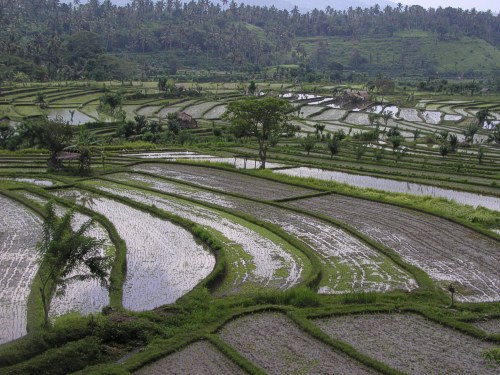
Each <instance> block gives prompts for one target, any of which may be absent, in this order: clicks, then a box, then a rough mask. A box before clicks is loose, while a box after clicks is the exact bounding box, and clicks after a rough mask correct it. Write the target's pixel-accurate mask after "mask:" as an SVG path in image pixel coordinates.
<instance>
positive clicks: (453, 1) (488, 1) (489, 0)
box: [61, 0, 500, 13]
mask: <svg viewBox="0 0 500 375" xmlns="http://www.w3.org/2000/svg"><path fill="white" fill-rule="evenodd" d="M61 1H62V2H65V3H69V2H71V0H61ZM129 1H131V0H111V2H112V3H115V4H126V3H128V2H129ZM153 1H156V0H153ZM211 1H212V2H214V3H216V2H217V0H211ZM229 1H230V0H229ZM235 1H236V2H237V3H248V1H247V0H235ZM286 1H287V2H289V3H292V4H297V5H298V6H299V7H300V6H301V5H302V6H303V7H305V8H309V7H310V6H311V3H314V1H310V0H286ZM362 1H363V2H365V3H374V4H375V3H376V2H377V0H362ZM390 1H393V2H394V3H396V4H397V3H398V2H400V3H401V4H404V5H421V6H423V7H424V8H430V7H432V8H437V7H439V6H441V7H443V8H445V7H448V6H451V7H453V8H462V9H472V8H476V9H477V10H488V9H491V10H492V11H493V12H494V13H500V1H499V0H390ZM81 2H82V3H85V2H87V0H81ZM101 2H102V0H101ZM323 2H324V1H321V3H323ZM334 2H335V0H333V1H332V3H334ZM268 3H269V4H272V3H273V0H269V1H268Z"/></svg>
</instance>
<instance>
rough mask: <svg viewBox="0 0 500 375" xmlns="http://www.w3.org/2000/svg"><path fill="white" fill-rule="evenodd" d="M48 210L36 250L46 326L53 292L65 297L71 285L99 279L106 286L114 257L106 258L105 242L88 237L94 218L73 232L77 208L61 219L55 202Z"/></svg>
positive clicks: (46, 208) (46, 209) (50, 204)
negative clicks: (76, 282) (55, 207)
mask: <svg viewBox="0 0 500 375" xmlns="http://www.w3.org/2000/svg"><path fill="white" fill-rule="evenodd" d="M45 211H46V216H45V220H44V223H43V231H42V239H41V241H40V242H39V243H38V244H37V250H38V253H39V255H40V257H39V259H40V270H39V273H38V276H39V291H40V297H41V300H42V306H43V312H44V319H45V324H46V325H47V324H48V322H49V307H50V300H51V297H52V294H53V293H54V291H55V293H56V295H64V293H65V292H66V287H67V286H68V285H69V284H71V283H72V282H75V281H84V280H90V279H98V280H99V281H100V282H101V284H102V285H103V286H107V285H108V281H107V277H108V272H109V269H110V261H111V258H110V257H109V256H107V255H104V249H103V247H104V242H105V241H104V240H98V239H95V238H93V237H91V236H88V235H87V234H86V233H87V232H88V231H89V230H90V229H91V228H92V227H93V225H94V219H91V220H89V221H87V222H85V223H84V224H83V225H82V226H81V227H80V228H78V229H75V230H74V229H73V227H72V223H73V217H74V213H75V211H74V209H71V210H69V211H67V212H66V213H65V214H64V215H63V217H62V218H58V217H57V215H56V212H55V209H54V205H53V203H52V202H49V203H47V205H46V206H45Z"/></svg>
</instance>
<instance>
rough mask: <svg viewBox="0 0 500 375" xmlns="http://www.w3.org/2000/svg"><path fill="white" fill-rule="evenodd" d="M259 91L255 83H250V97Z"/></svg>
mask: <svg viewBox="0 0 500 375" xmlns="http://www.w3.org/2000/svg"><path fill="white" fill-rule="evenodd" d="M256 90H257V85H256V84H255V81H250V84H249V85H248V92H249V93H250V95H252V96H253V95H255V91H256Z"/></svg>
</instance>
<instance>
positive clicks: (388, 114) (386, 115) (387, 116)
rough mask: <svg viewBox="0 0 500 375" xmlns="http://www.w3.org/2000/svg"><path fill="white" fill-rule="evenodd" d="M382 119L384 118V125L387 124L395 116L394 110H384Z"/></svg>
mask: <svg viewBox="0 0 500 375" xmlns="http://www.w3.org/2000/svg"><path fill="white" fill-rule="evenodd" d="M381 117H382V120H384V125H385V126H387V123H388V122H389V120H390V119H391V118H392V117H393V116H392V112H389V111H384V112H383V113H382V116H381Z"/></svg>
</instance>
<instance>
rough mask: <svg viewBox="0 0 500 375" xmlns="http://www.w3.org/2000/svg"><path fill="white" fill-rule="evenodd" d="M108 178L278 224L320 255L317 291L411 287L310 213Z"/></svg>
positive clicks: (150, 181) (131, 176)
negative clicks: (207, 203)
mask: <svg viewBox="0 0 500 375" xmlns="http://www.w3.org/2000/svg"><path fill="white" fill-rule="evenodd" d="M111 177H112V178H113V179H117V180H120V181H135V182H139V183H141V184H146V185H147V186H151V187H154V188H155V189H158V190H161V191H163V192H165V193H176V194H180V195H183V196H186V197H192V198H195V199H199V200H201V201H203V202H209V203H212V204H216V205H219V206H222V207H225V208H231V209H234V210H235V211H240V212H244V213H247V214H250V215H252V216H254V217H256V218H257V219H259V220H262V221H266V222H269V223H272V224H275V225H278V226H279V227H281V228H282V229H283V230H284V231H286V232H288V233H290V234H291V235H293V236H294V237H296V238H299V239H300V240H302V241H303V242H305V243H306V244H307V245H309V246H310V247H311V248H312V249H313V250H315V251H316V253H317V254H318V255H319V256H320V257H321V258H322V263H323V265H324V266H323V267H324V273H323V278H322V281H321V283H320V285H319V287H320V289H319V291H320V293H326V294H330V293H345V292H351V291H389V290H393V289H404V290H411V289H414V288H416V287H417V284H416V282H415V280H413V278H412V277H411V275H409V274H408V273H407V272H405V271H403V270H402V269H401V268H399V267H398V266H396V265H395V264H394V263H393V262H392V261H391V260H389V259H388V258H387V257H384V256H383V255H381V254H380V253H378V252H377V251H376V250H374V249H372V248H370V247H369V246H367V245H365V244H364V243H362V242H361V241H360V240H358V239H356V238H354V237H353V236H351V235H349V234H348V233H346V232H345V231H343V230H341V229H339V228H336V227H334V226H333V225H330V224H328V223H326V222H324V221H321V220H318V219H316V218H314V217H311V216H307V215H303V214H299V213H295V212H292V211H290V210H287V209H283V208H279V207H274V206H268V205H265V204H261V203H256V202H252V201H247V200H244V199H239V198H234V197H229V196H225V195H222V194H217V193H212V192H207V191H203V190H201V189H199V188H193V187H190V186H186V185H182V184H178V183H174V182H170V181H165V180H160V179H156V178H152V177H148V176H143V175H140V174H135V173H127V174H115V175H112V176H111Z"/></svg>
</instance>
